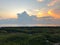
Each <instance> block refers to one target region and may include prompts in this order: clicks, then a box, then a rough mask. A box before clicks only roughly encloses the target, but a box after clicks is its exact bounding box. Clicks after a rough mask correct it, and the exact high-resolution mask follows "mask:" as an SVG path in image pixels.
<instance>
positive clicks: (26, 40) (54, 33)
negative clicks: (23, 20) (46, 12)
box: [0, 27, 60, 45]
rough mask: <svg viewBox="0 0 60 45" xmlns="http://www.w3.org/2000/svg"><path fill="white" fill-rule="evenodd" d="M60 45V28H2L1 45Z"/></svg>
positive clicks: (0, 34)
mask: <svg viewBox="0 0 60 45" xmlns="http://www.w3.org/2000/svg"><path fill="white" fill-rule="evenodd" d="M54 43H60V27H1V28H0V45H53V44H54Z"/></svg>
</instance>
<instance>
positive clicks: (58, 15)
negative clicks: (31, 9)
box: [48, 8, 60, 18]
mask: <svg viewBox="0 0 60 45" xmlns="http://www.w3.org/2000/svg"><path fill="white" fill-rule="evenodd" d="M48 14H49V15H51V16H52V17H54V18H60V8H56V9H50V10H49V11H48Z"/></svg>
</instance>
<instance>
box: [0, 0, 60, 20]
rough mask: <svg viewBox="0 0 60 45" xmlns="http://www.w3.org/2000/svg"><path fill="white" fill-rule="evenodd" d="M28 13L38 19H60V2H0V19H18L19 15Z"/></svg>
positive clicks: (36, 0)
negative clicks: (45, 17) (24, 12)
mask: <svg viewBox="0 0 60 45" xmlns="http://www.w3.org/2000/svg"><path fill="white" fill-rule="evenodd" d="M23 11H27V13H28V14H29V15H36V16H37V17H43V16H52V17H54V18H60V0H0V19H3V18H17V15H16V14H17V13H21V12H23Z"/></svg>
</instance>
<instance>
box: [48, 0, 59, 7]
mask: <svg viewBox="0 0 60 45" xmlns="http://www.w3.org/2000/svg"><path fill="white" fill-rule="evenodd" d="M58 1H59V0H53V1H52V2H50V3H49V4H48V6H53V5H55V3H56V2H58Z"/></svg>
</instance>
